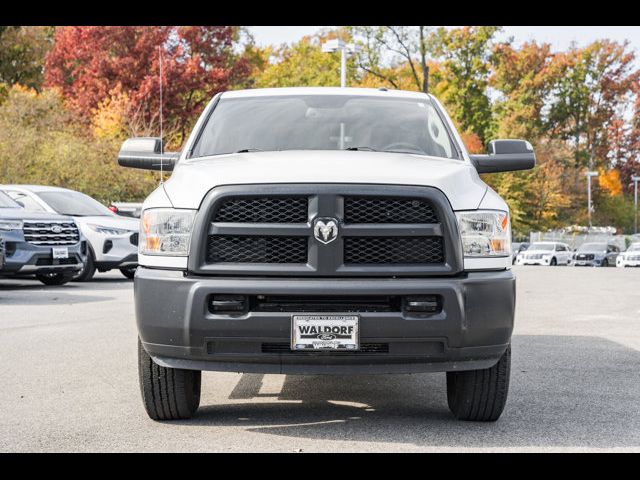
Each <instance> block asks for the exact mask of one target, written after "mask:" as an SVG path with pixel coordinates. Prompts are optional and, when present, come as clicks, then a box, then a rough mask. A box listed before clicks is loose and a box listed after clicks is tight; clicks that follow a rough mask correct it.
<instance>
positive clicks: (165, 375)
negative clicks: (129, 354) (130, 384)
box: [138, 339, 202, 420]
mask: <svg viewBox="0 0 640 480" xmlns="http://www.w3.org/2000/svg"><path fill="white" fill-rule="evenodd" d="M201 375H202V374H201V372H200V371H198V370H182V369H177V368H166V367H161V366H160V365H158V364H157V363H155V362H154V361H153V360H152V359H151V357H150V356H149V354H148V353H147V352H146V351H145V349H144V348H143V347H142V342H140V339H138V376H139V379H140V392H141V393H142V403H143V404H144V408H145V410H146V411H147V414H148V415H149V417H150V418H151V419H153V420H180V419H186V418H191V417H192V416H193V414H194V413H195V412H196V410H197V409H198V406H199V405H200V379H201Z"/></svg>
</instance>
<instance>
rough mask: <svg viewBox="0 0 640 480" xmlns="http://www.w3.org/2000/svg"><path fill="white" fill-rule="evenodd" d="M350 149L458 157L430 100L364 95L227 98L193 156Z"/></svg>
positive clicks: (208, 124)
mask: <svg viewBox="0 0 640 480" xmlns="http://www.w3.org/2000/svg"><path fill="white" fill-rule="evenodd" d="M346 149H351V150H367V151H384V152H400V153H415V154H418V155H432V156H435V157H444V158H458V153H457V151H456V149H455V147H454V144H453V142H452V140H451V138H450V137H449V133H448V132H447V130H446V128H445V126H444V124H443V123H442V120H441V119H440V117H439V115H438V113H437V112H436V110H435V108H434V106H433V105H432V104H431V101H430V100H429V99H428V98H425V99H418V100H416V99H405V98H378V97H365V96H361V95H358V96H350V95H296V96H288V95H287V96H270V97H251V98H231V99H225V98H222V99H220V101H219V102H218V104H217V105H216V107H215V110H214V111H213V113H212V114H211V116H210V118H209V119H208V120H207V123H206V124H205V125H204V127H203V129H202V131H201V134H200V137H199V139H198V141H197V143H196V145H195V147H194V148H193V150H192V156H193V157H203V156H208V155H222V154H227V153H233V152H242V151H279V150H346Z"/></svg>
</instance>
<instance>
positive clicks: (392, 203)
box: [344, 197, 438, 223]
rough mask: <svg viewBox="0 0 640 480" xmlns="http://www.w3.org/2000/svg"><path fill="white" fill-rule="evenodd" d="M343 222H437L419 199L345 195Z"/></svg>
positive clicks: (428, 208) (425, 204) (428, 207)
mask: <svg viewBox="0 0 640 480" xmlns="http://www.w3.org/2000/svg"><path fill="white" fill-rule="evenodd" d="M344 223H438V217H437V215H436V213H435V212H434V210H433V207H432V206H431V204H429V203H428V202H425V201H424V200H420V199H411V198H408V199H407V198H405V199H400V198H369V197H347V198H345V200H344Z"/></svg>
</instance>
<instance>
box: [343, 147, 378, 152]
mask: <svg viewBox="0 0 640 480" xmlns="http://www.w3.org/2000/svg"><path fill="white" fill-rule="evenodd" d="M345 150H349V151H352V152H357V151H367V152H378V151H379V150H376V149H375V148H371V147H347V148H345Z"/></svg>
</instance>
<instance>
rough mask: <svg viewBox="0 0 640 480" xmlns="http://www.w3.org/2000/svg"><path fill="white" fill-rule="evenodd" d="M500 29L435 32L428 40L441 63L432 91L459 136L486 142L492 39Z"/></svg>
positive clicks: (488, 118)
mask: <svg viewBox="0 0 640 480" xmlns="http://www.w3.org/2000/svg"><path fill="white" fill-rule="evenodd" d="M499 30H500V27H492V26H480V27H462V28H454V29H446V28H444V27H441V28H439V29H438V30H437V31H436V32H435V34H434V35H433V36H432V39H431V44H432V49H433V51H434V53H435V54H436V55H438V56H439V58H440V59H441V69H440V70H439V71H438V72H437V74H436V73H434V74H433V78H434V81H435V82H437V83H438V85H437V86H436V87H435V88H434V89H433V91H434V93H435V94H436V96H438V97H439V98H440V99H441V100H442V101H443V102H444V103H445V104H446V105H447V107H448V109H449V112H450V114H451V116H452V117H453V119H454V120H455V121H456V122H457V123H458V125H459V126H460V129H461V130H462V131H463V132H472V133H475V134H476V135H478V137H479V138H480V139H481V140H482V142H486V141H487V140H488V139H489V137H490V136H491V132H492V128H493V126H492V110H491V101H490V99H489V96H488V86H489V76H490V73H491V62H490V60H491V52H492V49H493V38H494V36H495V34H496V32H498V31H499Z"/></svg>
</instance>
